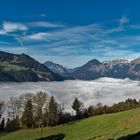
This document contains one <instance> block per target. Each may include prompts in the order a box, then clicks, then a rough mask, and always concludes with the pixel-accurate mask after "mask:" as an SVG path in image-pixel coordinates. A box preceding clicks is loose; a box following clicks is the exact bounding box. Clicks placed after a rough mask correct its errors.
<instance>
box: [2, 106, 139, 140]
mask: <svg viewBox="0 0 140 140" xmlns="http://www.w3.org/2000/svg"><path fill="white" fill-rule="evenodd" d="M139 118H140V108H137V109H133V110H129V111H124V112H119V113H114V114H106V115H100V116H95V117H91V118H87V119H84V120H80V121H76V122H71V123H69V124H65V125H61V126H57V127H53V128H43V137H44V140H62V139H65V140H113V139H117V140H128V138H129V140H135V139H137V140H139V138H140V137H139V133H138V132H139V131H140V119H139ZM136 133H137V134H136ZM40 134H41V133H40V129H32V130H21V131H18V132H12V133H5V134H1V135H0V140H19V139H20V140H25V139H28V140H34V139H38V138H40ZM135 134H136V135H135ZM128 135H129V137H128ZM56 138H57V139H56Z"/></svg>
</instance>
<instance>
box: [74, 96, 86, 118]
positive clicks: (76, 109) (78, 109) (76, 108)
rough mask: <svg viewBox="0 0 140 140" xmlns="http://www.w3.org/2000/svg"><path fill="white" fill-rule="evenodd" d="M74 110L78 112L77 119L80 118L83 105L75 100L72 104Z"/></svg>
mask: <svg viewBox="0 0 140 140" xmlns="http://www.w3.org/2000/svg"><path fill="white" fill-rule="evenodd" d="M72 108H73V110H75V111H76V118H80V116H81V113H82V109H83V103H82V102H81V101H79V100H78V99H77V98H75V99H74V101H73V103H72Z"/></svg>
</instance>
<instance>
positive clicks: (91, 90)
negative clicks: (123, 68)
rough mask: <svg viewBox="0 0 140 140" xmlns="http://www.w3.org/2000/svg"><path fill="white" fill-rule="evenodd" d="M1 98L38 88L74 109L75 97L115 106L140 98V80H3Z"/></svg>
mask: <svg viewBox="0 0 140 140" xmlns="http://www.w3.org/2000/svg"><path fill="white" fill-rule="evenodd" d="M0 89H1V90H0V97H1V100H8V99H9V98H10V97H11V96H19V95H21V94H25V93H29V92H31V93H33V92H34V93H35V92H37V91H44V92H47V93H48V94H49V95H53V96H54V97H55V98H56V99H57V101H59V103H62V104H64V105H65V108H66V110H68V111H71V110H72V109H71V103H72V101H73V99H74V98H75V97H77V98H78V99H79V100H81V101H82V102H83V103H84V104H85V106H86V107H87V106H89V105H96V104H97V103H99V102H101V103H102V104H107V105H112V104H113V103H117V102H119V101H123V100H125V99H127V98H136V99H139V98H140V92H139V91H140V86H139V81H132V80H129V79H125V80H123V79H113V78H101V79H97V80H93V81H80V80H73V81H64V82H35V83H33V82H25V83H1V84H0Z"/></svg>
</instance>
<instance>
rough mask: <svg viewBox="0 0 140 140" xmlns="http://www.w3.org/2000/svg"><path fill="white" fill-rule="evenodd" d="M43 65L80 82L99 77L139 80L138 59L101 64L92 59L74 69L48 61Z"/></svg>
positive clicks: (139, 63)
mask: <svg viewBox="0 0 140 140" xmlns="http://www.w3.org/2000/svg"><path fill="white" fill-rule="evenodd" d="M45 65H46V66H47V67H48V68H49V69H50V70H52V71H53V72H54V73H58V74H60V75H63V76H64V75H65V76H69V77H73V78H74V79H80V80H94V79H97V78H101V77H111V78H121V79H124V78H130V79H133V80H140V58H138V59H134V60H127V59H115V60H112V61H103V62H100V61H99V60H97V59H92V60H90V61H89V62H87V63H86V64H84V65H83V66H81V67H77V68H74V69H68V68H65V67H63V66H61V65H59V64H55V63H53V62H50V61H49V63H48V62H46V63H45Z"/></svg>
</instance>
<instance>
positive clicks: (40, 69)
mask: <svg viewBox="0 0 140 140" xmlns="http://www.w3.org/2000/svg"><path fill="white" fill-rule="evenodd" d="M61 80H64V78H63V77H62V76H59V75H58V74H54V73H53V72H52V71H50V70H49V69H48V68H47V67H46V66H45V65H43V64H41V63H39V62H38V61H36V60H35V59H33V58H32V57H30V56H28V55H26V54H12V53H7V52H3V51H0V81H13V82H26V81H28V82H31V81H32V82H36V81H61Z"/></svg>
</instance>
